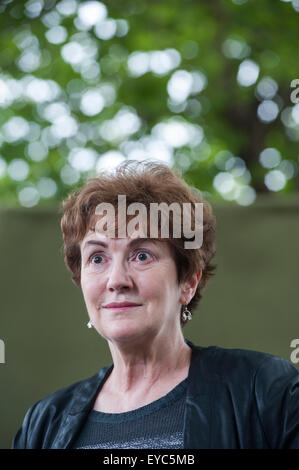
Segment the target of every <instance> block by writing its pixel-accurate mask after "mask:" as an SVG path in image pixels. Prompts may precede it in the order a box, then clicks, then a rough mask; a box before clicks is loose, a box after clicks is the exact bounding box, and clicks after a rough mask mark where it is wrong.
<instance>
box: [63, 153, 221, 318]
mask: <svg viewBox="0 0 299 470" xmlns="http://www.w3.org/2000/svg"><path fill="white" fill-rule="evenodd" d="M118 195H125V196H126V204H127V206H128V205H129V204H131V203H133V202H139V203H143V204H144V206H145V207H146V208H147V209H149V208H150V204H151V203H153V202H155V203H158V204H160V203H161V202H164V203H166V204H168V205H170V204H171V203H173V202H177V203H179V205H180V206H181V207H182V204H183V203H191V207H192V210H191V220H192V223H193V227H194V203H198V202H199V203H203V243H202V245H201V247H200V248H197V249H186V248H184V242H185V241H186V239H185V238H184V234H183V232H182V237H181V238H173V237H172V236H171V234H173V231H172V222H173V220H172V217H171V214H170V218H169V224H170V230H169V235H170V236H169V238H167V240H166V241H167V242H168V243H169V245H170V247H171V249H172V252H173V255H174V259H175V263H176V267H177V276H178V283H180V282H183V281H187V280H188V279H190V278H191V276H192V275H194V274H196V273H198V272H199V271H200V270H201V269H202V272H203V273H202V278H201V280H200V282H199V284H198V287H197V290H196V293H195V295H194V297H193V298H192V300H191V302H190V303H189V306H188V308H190V309H194V308H195V307H196V306H197V304H198V302H199V300H200V299H201V297H202V295H201V291H202V289H203V287H204V286H205V285H206V283H207V281H208V280H209V279H210V278H211V276H213V275H214V271H215V268H216V266H215V265H211V259H212V258H213V256H214V254H215V251H216V250H215V226H216V220H215V216H214V215H213V211H212V208H211V205H210V204H209V203H208V202H207V201H205V200H204V198H203V197H202V195H201V193H200V192H199V191H198V190H195V189H194V188H191V187H189V186H188V185H187V184H186V183H185V182H184V181H183V179H182V178H181V176H180V175H179V174H176V173H175V172H174V171H172V170H171V169H170V168H168V166H166V165H164V164H161V163H156V162H153V161H143V162H137V161H134V160H128V161H126V162H124V163H122V164H121V165H119V166H118V167H117V169H116V170H114V171H113V172H102V173H101V174H99V175H98V176H97V177H95V178H90V179H88V180H87V181H86V182H85V184H84V186H83V187H82V188H79V189H77V190H75V191H74V192H72V193H71V194H70V195H69V196H68V198H67V199H66V200H65V201H64V202H63V203H62V214H63V215H62V219H61V229H62V234H63V242H64V259H65V263H66V266H67V268H68V269H69V270H70V271H71V273H72V274H73V276H72V280H73V282H74V283H75V284H76V285H77V286H78V287H81V283H80V273H81V250H80V243H81V241H82V240H83V238H84V236H85V235H86V233H87V232H88V231H89V230H94V229H95V221H96V218H95V209H96V207H97V205H98V204H100V203H103V202H105V203H110V204H112V205H113V206H114V208H115V209H117V204H118ZM159 239H160V240H161V238H159ZM164 241H165V239H164ZM182 323H183V322H182Z"/></svg>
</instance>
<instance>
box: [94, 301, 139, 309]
mask: <svg viewBox="0 0 299 470" xmlns="http://www.w3.org/2000/svg"><path fill="white" fill-rule="evenodd" d="M140 306H141V304H135V303H134V302H111V303H110V304H107V305H104V306H103V307H104V308H106V309H108V310H128V309H131V308H134V307H140Z"/></svg>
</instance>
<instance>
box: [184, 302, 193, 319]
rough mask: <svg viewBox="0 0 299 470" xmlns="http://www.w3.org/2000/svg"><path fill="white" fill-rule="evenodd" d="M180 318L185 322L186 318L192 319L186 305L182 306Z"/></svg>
mask: <svg viewBox="0 0 299 470" xmlns="http://www.w3.org/2000/svg"><path fill="white" fill-rule="evenodd" d="M182 320H183V321H184V322H185V321H187V320H192V313H191V312H190V311H189V310H188V308H187V305H185V306H184V310H183V313H182Z"/></svg>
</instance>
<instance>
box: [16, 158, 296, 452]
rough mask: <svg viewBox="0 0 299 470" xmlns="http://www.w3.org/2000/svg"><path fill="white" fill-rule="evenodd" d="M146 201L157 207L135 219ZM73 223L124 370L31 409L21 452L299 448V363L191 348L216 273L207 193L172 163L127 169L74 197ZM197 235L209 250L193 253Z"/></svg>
mask: <svg viewBox="0 0 299 470" xmlns="http://www.w3.org/2000/svg"><path fill="white" fill-rule="evenodd" d="M120 196H121V197H122V199H120ZM124 196H125V197H126V209H127V212H126V214H125V218H123V209H124V207H123V206H122V207H120V201H121V202H123V200H124V199H123V197H124ZM136 203H138V204H139V205H138V208H139V210H140V213H141V212H142V211H141V208H144V209H145V210H144V211H143V217H141V218H138V217H137V219H136V217H135V219H134V217H133V216H134V211H133V210H132V207H133V209H134V208H136V207H137V206H131V210H129V207H130V204H136ZM155 203H159V204H161V203H164V206H163V210H162V211H161V212H160V213H159V216H158V217H154V216H153V214H152V213H151V209H153V207H154V208H157V206H155ZM173 203H177V205H176V206H171V204H173ZM102 204H104V206H103V205H102ZM184 204H185V206H184ZM188 204H189V206H188ZM103 207H105V210H104V211H103V210H102V209H103ZM159 207H162V206H159ZM170 207H172V208H174V210H173V211H171V210H170ZM184 207H185V208H186V207H189V208H190V207H191V209H190V212H189V215H190V217H189V220H187V222H190V221H191V225H189V228H188V230H187V229H186V227H187V226H188V224H187V223H186V220H184V215H185V217H187V219H188V211H187V210H186V211H185V212H184V210H182V211H181V210H180V209H181V208H182V209H184ZM198 207H201V208H202V212H201V213H200V212H199V213H197V212H196V210H197V208H198ZM111 208H112V209H113V210H112V211H111V210H110V209H111ZM165 208H166V209H167V208H168V209H169V210H168V212H167V210H166V209H165ZM121 213H122V214H121ZM135 214H136V212H135ZM167 214H168V216H169V217H168V219H167ZM198 214H201V215H202V218H201V219H200V217H198ZM179 216H181V218H180V217H179ZM166 222H167V223H169V236H168V237H165V236H163V234H164V233H165V232H163V230H164V228H165V227H164V226H165V223H166ZM155 223H157V224H158V226H157V227H154V226H153V225H155ZM61 227H62V232H63V239H64V250H65V261H66V265H67V267H68V268H69V269H70V271H71V272H72V274H73V281H74V282H75V283H76V285H77V286H78V287H79V288H80V289H82V293H83V296H84V300H85V303H86V307H87V311H88V314H89V318H90V320H89V323H88V326H89V327H93V328H95V329H96V331H97V332H98V333H99V334H100V335H101V336H102V337H103V338H104V339H105V340H106V341H107V342H108V346H109V348H110V351H111V355H112V359H113V364H112V365H111V366H109V367H105V368H103V369H101V370H100V371H99V372H97V373H96V374H95V375H94V376H93V377H91V378H89V379H86V380H83V381H81V382H77V383H75V384H73V385H71V386H69V387H66V388H64V389H63V390H59V391H57V392H55V393H54V394H51V395H50V396H48V397H47V398H45V399H43V400H41V401H39V402H38V403H36V404H35V405H34V406H33V407H31V408H30V409H29V411H28V412H27V414H26V417H25V419H24V423H23V426H22V428H21V429H20V430H19V431H18V433H17V435H16V437H15V439H14V442H13V448H15V449H18V448H35V449H39V448H51V449H57V448H108V449H113V448H118V449H120V448H152V449H153V448H164V449H171V448H178V449H179V448H189V449H190V448H193V449H195V448H198V449H199V448H299V409H298V403H299V373H298V371H297V369H295V367H293V366H292V365H291V364H290V363H289V362H288V361H286V360H284V359H282V358H279V357H275V356H272V355H270V354H265V353H260V352H256V351H247V350H239V349H234V350H233V349H224V348H220V347H216V346H211V347H200V346H195V345H193V344H192V343H190V342H189V341H187V340H184V337H183V334H182V327H183V326H184V324H185V323H186V322H187V321H190V319H191V317H192V314H191V311H193V310H194V308H195V307H196V306H197V304H198V302H199V300H200V298H201V291H202V288H203V287H204V286H205V284H206V283H207V281H208V280H209V278H210V277H211V276H212V275H213V272H214V269H215V267H214V266H212V265H211V260H212V258H213V256H214V254H215V218H214V216H213V213H212V210H211V207H210V205H209V204H208V203H207V202H206V201H204V200H203V198H202V197H201V195H200V194H199V193H196V192H194V191H193V190H192V189H191V188H189V187H188V186H187V185H186V184H185V183H184V182H183V181H182V180H181V178H180V177H179V176H177V175H175V174H174V173H173V172H172V171H171V170H170V169H169V168H167V167H166V166H164V165H161V164H157V163H143V164H140V163H139V164H136V163H134V162H127V163H126V164H123V165H121V166H120V167H119V168H118V169H117V171H115V172H114V173H112V174H109V173H107V174H101V175H99V176H98V177H97V178H94V179H90V180H88V181H87V182H86V183H85V185H84V186H83V188H82V189H80V190H77V191H75V192H74V193H73V194H71V195H70V196H69V198H68V199H67V200H66V201H65V203H64V204H63V217H62V222H61ZM163 227H164V228H163ZM124 228H126V230H125V234H124V233H123V232H124V230H123V229H124ZM129 228H130V230H129ZM183 229H186V230H183ZM151 230H152V232H151ZM196 231H198V232H199V231H201V234H202V243H201V244H200V245H198V246H197V247H196V248H194V247H193V248H191V249H188V248H186V241H187V240H189V241H190V234H192V233H193V235H194V238H195V239H196V235H197V233H196ZM121 232H122V233H121ZM154 232H155V233H156V236H155V237H152V236H150V235H151V233H154ZM179 232H180V234H181V236H180V237H178V233H179ZM189 246H190V245H189Z"/></svg>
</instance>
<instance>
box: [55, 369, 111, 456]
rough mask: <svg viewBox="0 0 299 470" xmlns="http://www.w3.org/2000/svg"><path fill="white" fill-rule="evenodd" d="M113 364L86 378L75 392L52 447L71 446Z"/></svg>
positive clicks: (65, 447) (63, 447)
mask: <svg viewBox="0 0 299 470" xmlns="http://www.w3.org/2000/svg"><path fill="white" fill-rule="evenodd" d="M112 368H113V365H111V366H108V367H104V368H103V369H101V370H99V371H98V372H97V374H95V375H93V376H92V377H91V378H90V379H87V380H84V381H83V382H82V384H81V386H80V387H78V390H77V392H76V393H75V395H74V397H73V399H72V401H71V404H70V407H69V409H68V412H67V414H66V415H65V418H64V420H62V422H61V425H60V428H59V430H58V433H57V436H56V438H55V440H54V442H53V444H52V446H51V448H52V449H67V448H70V446H71V444H72V442H73V441H74V439H75V437H76V435H77V432H78V431H80V429H81V428H82V426H83V424H84V421H85V419H86V418H87V416H88V413H89V411H90V410H91V409H92V405H93V403H94V400H95V398H96V396H97V394H98V392H99V389H100V387H101V386H102V384H103V383H104V381H105V379H106V378H107V377H108V375H109V373H110V372H111V370H112Z"/></svg>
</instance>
